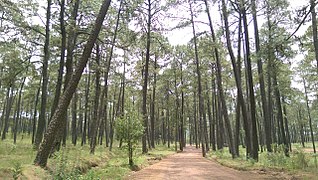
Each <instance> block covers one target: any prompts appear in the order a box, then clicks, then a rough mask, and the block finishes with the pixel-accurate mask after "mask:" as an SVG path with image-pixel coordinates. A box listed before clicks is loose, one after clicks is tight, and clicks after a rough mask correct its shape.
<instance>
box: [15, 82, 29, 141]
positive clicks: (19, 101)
mask: <svg viewBox="0 0 318 180" xmlns="http://www.w3.org/2000/svg"><path fill="white" fill-rule="evenodd" d="M25 80H26V77H24V78H23V80H22V82H21V85H20V90H19V95H18V103H17V113H16V119H15V125H14V136H13V143H14V144H15V143H16V142H17V133H18V124H19V120H20V113H21V111H20V109H21V97H22V90H23V86H24V83H25Z"/></svg>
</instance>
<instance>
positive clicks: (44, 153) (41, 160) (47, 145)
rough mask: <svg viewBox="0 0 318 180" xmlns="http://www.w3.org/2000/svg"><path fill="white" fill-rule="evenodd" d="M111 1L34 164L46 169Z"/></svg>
mask: <svg viewBox="0 0 318 180" xmlns="http://www.w3.org/2000/svg"><path fill="white" fill-rule="evenodd" d="M110 2H111V0H104V1H103V4H102V6H101V8H100V11H99V14H98V16H97V18H96V21H95V24H94V28H93V30H92V32H91V34H90V36H89V39H88V41H87V44H86V45H85V48H84V51H83V54H82V57H81V58H80V60H79V62H78V64H77V66H76V69H75V72H74V74H73V76H72V78H71V79H70V82H69V84H68V86H67V87H66V90H65V91H64V93H63V95H62V97H61V99H60V101H59V104H58V107H57V109H56V111H55V113H54V115H53V117H52V120H51V123H50V125H49V127H48V129H47V132H46V134H45V135H44V140H43V142H42V144H41V146H40V148H39V151H38V153H37V155H36V158H35V160H34V164H35V165H38V166H41V167H45V166H46V164H47V159H48V156H49V153H50V150H51V148H52V146H53V143H54V139H55V137H56V135H57V132H58V129H59V128H61V124H63V123H62V121H63V115H64V114H65V113H66V109H67V107H68V106H69V104H70V102H71V99H72V96H73V94H74V93H75V91H76V88H77V85H78V83H79V81H80V79H81V76H82V72H83V70H84V68H85V66H86V64H87V61H88V59H89V57H90V55H91V52H92V49H93V46H94V44H95V41H96V39H97V37H98V34H99V32H100V29H101V27H102V24H103V21H104V18H105V16H106V14H107V11H108V8H109V6H110Z"/></svg>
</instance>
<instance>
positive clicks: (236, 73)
mask: <svg viewBox="0 0 318 180" xmlns="http://www.w3.org/2000/svg"><path fill="white" fill-rule="evenodd" d="M222 11H223V15H224V24H225V32H226V43H227V48H228V51H229V54H230V58H231V62H232V67H233V71H234V76H235V82H236V87H237V93H238V99H237V103H238V105H237V106H238V107H240V108H241V109H242V116H243V122H244V130H245V136H246V139H247V141H246V143H247V144H246V146H247V148H246V155H247V157H248V156H249V154H250V150H251V144H250V140H251V139H250V137H251V134H250V130H249V126H248V125H249V123H248V115H247V108H246V104H245V100H244V97H243V89H242V83H241V72H240V63H241V62H240V51H238V52H239V53H238V62H236V60H235V56H234V52H233V49H232V43H231V37H230V30H229V22H228V12H227V10H226V5H225V1H224V0H222ZM239 18H240V19H239V35H238V36H239V41H238V43H239V46H238V47H239V50H240V49H241V31H242V28H241V13H240V15H239ZM237 63H238V64H237ZM239 111H240V110H239V109H237V113H238V116H240V114H239ZM237 118H238V119H237V121H239V117H237ZM236 125H237V126H236V130H237V131H239V127H240V125H239V122H237V123H236ZM237 133H239V132H236V137H237ZM235 142H236V143H234V144H236V145H238V144H237V143H238V139H237V138H236V139H235ZM235 150H238V148H236V149H235ZM235 153H237V154H236V155H237V156H238V155H239V154H238V153H239V152H238V151H235Z"/></svg>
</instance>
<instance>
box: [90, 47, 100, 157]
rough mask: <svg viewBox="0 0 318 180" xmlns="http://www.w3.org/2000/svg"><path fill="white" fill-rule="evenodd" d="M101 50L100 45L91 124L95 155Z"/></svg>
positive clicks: (92, 145) (91, 146)
mask: <svg viewBox="0 0 318 180" xmlns="http://www.w3.org/2000/svg"><path fill="white" fill-rule="evenodd" d="M99 66H100V50H99V44H97V45H96V69H95V97H94V109H93V121H92V124H91V129H92V134H91V139H90V153H91V154H94V153H95V146H96V138H97V132H98V128H99V127H98V125H99V113H98V110H99V98H100V91H101V88H100V70H99Z"/></svg>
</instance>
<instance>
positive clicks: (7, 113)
mask: <svg viewBox="0 0 318 180" xmlns="http://www.w3.org/2000/svg"><path fill="white" fill-rule="evenodd" d="M13 91H14V87H13V85H12V83H10V85H9V87H8V88H7V95H6V111H5V114H4V127H3V131H2V136H1V140H4V139H6V134H7V132H8V129H9V118H10V113H11V109H12V105H13Z"/></svg>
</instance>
